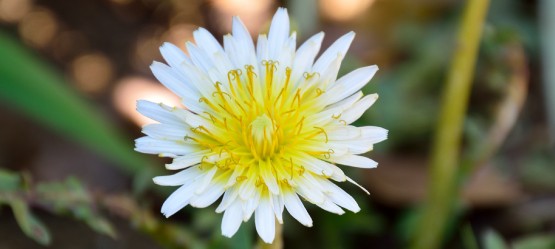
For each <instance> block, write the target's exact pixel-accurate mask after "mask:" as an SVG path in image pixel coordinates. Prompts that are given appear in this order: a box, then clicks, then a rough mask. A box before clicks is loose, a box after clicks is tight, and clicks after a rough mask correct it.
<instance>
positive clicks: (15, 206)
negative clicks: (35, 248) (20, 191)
mask: <svg viewBox="0 0 555 249" xmlns="http://www.w3.org/2000/svg"><path fill="white" fill-rule="evenodd" d="M10 206H11V208H12V210H13V213H14V215H15V219H16V221H17V224H19V227H20V228H21V230H23V232H24V233H25V235H27V236H28V237H30V238H32V239H33V240H35V241H36V242H38V243H39V244H41V245H49V244H50V242H51V237H50V233H49V232H48V229H47V228H46V227H45V226H44V225H43V224H42V222H40V221H39V220H38V219H37V218H36V217H35V216H33V215H32V214H31V212H30V210H29V207H28V206H27V203H25V202H24V201H23V200H21V199H18V198H13V199H11V200H10Z"/></svg>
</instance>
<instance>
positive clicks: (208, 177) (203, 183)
mask: <svg viewBox="0 0 555 249" xmlns="http://www.w3.org/2000/svg"><path fill="white" fill-rule="evenodd" d="M216 171H218V167H216V166H212V168H211V169H210V170H208V171H205V173H204V176H203V177H202V178H201V179H199V184H198V187H197V189H195V194H202V192H204V191H205V190H206V188H208V186H210V183H211V181H212V178H214V175H215V174H216Z"/></svg>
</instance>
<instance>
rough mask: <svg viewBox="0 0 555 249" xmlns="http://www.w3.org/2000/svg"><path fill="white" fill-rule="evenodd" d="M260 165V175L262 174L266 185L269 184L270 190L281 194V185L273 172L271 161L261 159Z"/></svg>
mask: <svg viewBox="0 0 555 249" xmlns="http://www.w3.org/2000/svg"><path fill="white" fill-rule="evenodd" d="M259 167H260V168H259V171H258V172H260V176H262V179H263V180H264V183H265V184H266V186H268V189H269V190H270V192H272V193H273V194H276V195H277V194H279V186H278V183H277V179H276V177H275V176H274V174H273V172H272V165H271V162H269V161H268V162H264V161H262V160H260V162H259Z"/></svg>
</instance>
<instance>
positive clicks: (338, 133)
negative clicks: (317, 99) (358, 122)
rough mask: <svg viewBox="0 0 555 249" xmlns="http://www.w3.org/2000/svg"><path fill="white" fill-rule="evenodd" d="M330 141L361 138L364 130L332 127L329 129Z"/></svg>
mask: <svg viewBox="0 0 555 249" xmlns="http://www.w3.org/2000/svg"><path fill="white" fill-rule="evenodd" d="M326 132H327V133H328V139H329V140H351V139H355V138H358V137H360V136H361V133H362V130H361V129H360V128H359V127H355V126H351V125H347V126H332V127H329V128H327V130H326Z"/></svg>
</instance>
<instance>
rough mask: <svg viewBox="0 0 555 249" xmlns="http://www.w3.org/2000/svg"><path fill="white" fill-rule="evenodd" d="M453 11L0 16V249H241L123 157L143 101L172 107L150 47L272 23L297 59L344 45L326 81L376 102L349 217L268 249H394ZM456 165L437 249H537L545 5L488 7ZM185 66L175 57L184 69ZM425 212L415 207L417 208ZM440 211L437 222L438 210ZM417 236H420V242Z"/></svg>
mask: <svg viewBox="0 0 555 249" xmlns="http://www.w3.org/2000/svg"><path fill="white" fill-rule="evenodd" d="M466 4H467V1H463V0H418V1H414V0H303V1H293V0H290V1H285V0H284V1H274V0H257V1H249V0H206V1H202V0H167V1H156V0H81V1H63V0H49V1H41V0H0V248H1V249H4V248H137V249H138V248H252V247H256V246H257V244H256V239H257V236H256V235H255V231H254V225H253V222H252V219H251V221H250V222H249V223H247V224H243V225H242V227H241V230H240V231H239V232H238V234H236V235H235V236H234V237H233V238H232V239H228V238H224V237H223V236H221V231H220V221H221V215H220V214H215V213H214V209H215V207H214V205H213V206H211V207H209V208H206V209H194V208H190V207H187V208H185V209H184V210H182V211H180V212H179V213H178V214H176V215H174V216H172V218H170V219H166V218H164V217H163V216H162V215H161V214H160V213H159V208H160V206H161V203H162V202H163V201H164V199H165V197H166V196H167V194H168V193H170V191H171V190H173V189H171V188H168V187H166V188H163V187H160V186H155V185H154V184H153V183H152V181H151V178H152V176H153V175H160V174H168V173H169V172H165V173H164V169H163V164H164V162H166V160H164V159H161V158H156V157H155V156H144V155H140V154H139V153H136V152H134V151H133V140H134V139H135V138H138V137H140V136H141V133H140V127H141V125H144V124H146V123H148V122H151V121H149V120H148V119H146V118H144V117H141V116H140V115H139V114H138V113H137V112H136V111H135V101H136V100H138V99H147V100H151V101H156V102H163V103H166V104H168V105H179V103H178V99H177V97H176V96H174V95H173V94H172V93H171V92H169V91H168V90H167V89H165V88H164V87H163V86H162V85H161V84H159V83H158V82H156V80H155V79H154V77H153V76H152V74H151V73H150V70H149V65H150V64H151V63H152V61H153V60H157V61H163V59H162V58H161V56H160V53H159V51H158V47H159V46H160V45H161V44H162V42H165V41H167V42H171V43H174V44H176V45H178V46H180V47H181V48H182V49H184V50H185V48H184V43H185V41H188V40H192V32H193V31H194V30H195V29H196V28H198V27H205V28H207V29H208V30H209V31H211V32H212V33H213V34H214V35H215V37H217V38H218V39H221V37H222V35H224V34H227V33H229V32H230V30H231V17H232V16H234V15H238V16H240V17H241V19H242V20H243V22H245V24H246V26H247V27H248V29H249V31H250V32H251V34H252V35H253V36H254V37H256V35H257V34H258V33H265V32H266V31H267V28H268V26H269V20H270V18H271V16H272V15H273V13H274V12H275V10H276V8H277V7H279V6H284V7H287V8H288V9H289V13H290V16H291V19H292V26H293V29H294V30H296V31H297V34H298V35H297V37H298V38H297V40H298V44H299V43H300V42H302V41H304V40H305V39H306V38H308V37H309V36H311V35H312V34H314V33H316V32H318V31H320V30H323V31H324V32H325V33H326V36H325V39H324V45H323V48H326V47H327V46H329V44H330V43H331V42H333V41H334V40H335V39H337V38H338V37H339V36H341V35H343V34H344V33H346V32H348V31H351V30H353V31H355V32H356V33H357V36H356V38H355V40H354V42H353V45H352V46H351V49H350V50H349V54H347V57H346V59H345V61H344V62H343V65H342V69H341V74H344V73H346V72H349V71H351V70H353V69H355V68H357V67H360V66H364V65H371V64H377V65H378V66H379V67H380V71H379V72H378V74H377V75H376V76H375V77H374V79H373V80H372V81H371V83H370V84H369V85H368V86H367V87H366V88H365V89H364V92H365V93H374V92H376V93H378V94H379V95H380V99H379V101H378V102H377V103H376V104H375V105H374V106H373V107H372V108H371V109H370V110H369V111H368V112H367V113H366V114H365V116H363V118H362V119H361V120H359V121H357V122H358V124H359V125H377V126H381V127H385V128H386V129H388V130H389V131H390V132H389V139H388V140H386V141H385V142H382V143H380V144H378V145H376V147H375V151H373V152H371V153H370V154H369V156H370V157H371V158H373V159H375V160H376V161H378V162H379V163H380V165H379V167H378V168H377V169H372V170H356V169H346V170H347V173H348V174H349V175H351V176H353V178H354V179H355V180H357V181H358V182H360V183H361V185H363V186H364V187H365V188H367V189H368V190H369V191H370V192H371V195H370V196H367V195H366V194H365V193H363V192H362V191H360V190H359V189H358V188H356V187H355V186H352V185H350V184H340V186H341V187H343V188H345V189H346V190H347V192H349V193H351V194H352V195H353V196H354V197H355V199H356V200H357V201H358V203H359V205H360V206H361V208H362V211H361V212H359V213H357V214H352V213H346V214H344V215H342V216H337V215H335V214H331V213H327V212H325V211H323V210H321V209H319V208H315V206H313V205H311V204H306V206H307V208H308V209H309V213H310V214H311V215H312V217H313V220H314V227H312V228H306V227H303V226H302V225H300V224H299V223H298V222H296V221H294V220H293V219H291V217H290V216H289V215H285V216H286V218H285V226H284V232H283V233H284V245H285V248H330V249H331V248H409V245H410V244H411V243H410V241H411V240H412V239H413V238H414V236H415V232H416V231H418V230H419V229H421V228H422V227H425V223H426V221H425V220H422V219H419V217H421V216H420V215H419V214H420V213H421V212H422V209H425V208H426V205H424V204H423V203H425V202H426V199H427V196H428V194H427V193H428V192H429V190H428V187H429V186H430V185H429V183H430V181H429V178H430V177H429V175H430V172H431V171H430V167H429V161H430V160H429V158H430V155H431V153H433V151H432V149H431V148H432V141H433V139H434V136H435V134H436V132H437V128H436V127H437V119H438V114H439V111H440V109H441V108H442V103H443V102H441V99H442V98H441V95H442V93H443V89H444V86H445V85H446V81H447V73H448V71H449V70H450V66H451V62H452V61H453V60H454V50H455V48H456V46H457V32H458V30H459V24H460V20H461V18H462V16H463V10H464V7H465V5H466ZM482 27H483V32H482V36H481V39H480V42H479V44H480V49H479V52H478V57H477V58H478V59H477V62H476V69H475V74H474V75H471V76H470V77H471V81H472V88H471V93H470V97H469V100H468V110H467V112H466V113H465V119H464V124H463V137H462V141H461V147H460V149H458V151H459V152H460V158H459V159H458V162H459V164H460V165H458V167H457V169H458V171H457V176H456V179H454V182H456V184H454V185H456V187H455V188H456V190H455V191H454V193H453V195H454V197H453V199H454V201H453V202H454V203H453V205H452V207H449V209H450V210H451V214H450V215H449V219H448V220H447V221H446V225H445V229H442V230H443V231H442V233H441V238H440V242H439V244H440V246H439V248H464V249H478V248H486V249H501V248H516V249H547V248H555V208H554V207H555V163H554V162H555V161H554V157H555V155H554V146H553V145H554V143H553V142H554V141H555V129H554V128H555V70H554V69H555V47H554V45H553V44H555V29H554V28H553V27H555V1H551V0H543V1H542V0H536V1H527V0H491V2H490V5H489V10H488V12H487V16H486V18H485V21H484V23H483V26H482ZM185 52H186V51H185ZM428 208H429V207H428ZM446 208H447V207H446ZM422 224H424V225H422Z"/></svg>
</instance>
